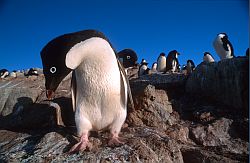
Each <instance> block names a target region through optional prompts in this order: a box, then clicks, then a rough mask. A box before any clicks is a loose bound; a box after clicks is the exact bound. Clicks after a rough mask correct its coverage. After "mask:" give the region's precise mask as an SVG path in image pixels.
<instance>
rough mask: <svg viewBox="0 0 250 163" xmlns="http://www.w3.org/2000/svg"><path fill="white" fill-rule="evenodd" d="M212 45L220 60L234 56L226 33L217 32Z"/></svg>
mask: <svg viewBox="0 0 250 163" xmlns="http://www.w3.org/2000/svg"><path fill="white" fill-rule="evenodd" d="M213 46H214V49H215V51H216V53H217V54H218V55H219V57H220V59H221V60H222V59H228V58H233V57H234V49H233V46H232V44H231V42H230V41H229V40H228V36H227V34H226V33H219V34H218V35H217V36H216V38H215V40H214V42H213Z"/></svg>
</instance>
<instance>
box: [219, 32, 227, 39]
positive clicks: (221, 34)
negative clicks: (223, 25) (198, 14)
mask: <svg viewBox="0 0 250 163" xmlns="http://www.w3.org/2000/svg"><path fill="white" fill-rule="evenodd" d="M217 37H219V38H221V39H225V40H228V35H227V34H226V33H219V34H217Z"/></svg>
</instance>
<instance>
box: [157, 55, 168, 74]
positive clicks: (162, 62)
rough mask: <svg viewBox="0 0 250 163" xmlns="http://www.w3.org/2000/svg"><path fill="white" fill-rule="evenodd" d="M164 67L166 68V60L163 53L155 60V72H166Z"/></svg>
mask: <svg viewBox="0 0 250 163" xmlns="http://www.w3.org/2000/svg"><path fill="white" fill-rule="evenodd" d="M166 66H167V58H166V55H165V53H163V52H162V53H160V55H159V57H158V58H157V68H156V70H157V71H158V72H166Z"/></svg>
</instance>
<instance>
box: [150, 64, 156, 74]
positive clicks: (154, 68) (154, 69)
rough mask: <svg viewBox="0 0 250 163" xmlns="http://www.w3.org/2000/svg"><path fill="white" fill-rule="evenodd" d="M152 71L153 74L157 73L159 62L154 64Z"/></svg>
mask: <svg viewBox="0 0 250 163" xmlns="http://www.w3.org/2000/svg"><path fill="white" fill-rule="evenodd" d="M151 71H152V72H157V62H154V63H153V64H152V68H151Z"/></svg>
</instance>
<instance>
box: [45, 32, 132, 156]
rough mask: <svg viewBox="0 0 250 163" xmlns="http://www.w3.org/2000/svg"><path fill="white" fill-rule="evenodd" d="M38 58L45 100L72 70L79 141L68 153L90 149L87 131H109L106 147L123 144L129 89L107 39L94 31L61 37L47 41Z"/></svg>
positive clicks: (73, 100)
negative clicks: (39, 59)
mask: <svg viewBox="0 0 250 163" xmlns="http://www.w3.org/2000/svg"><path fill="white" fill-rule="evenodd" d="M41 58H42V63H43V70H44V75H45V86H46V95H47V97H48V98H49V99H51V98H52V96H53V94H54V91H55V90H56V89H57V87H58V85H59V84H60V82H61V81H62V80H63V78H64V77H66V76H67V75H68V74H69V73H70V72H71V71H72V70H73V74H72V86H71V91H72V103H73V109H74V110H75V122H76V128H77V134H78V136H79V137H80V141H79V142H78V143H77V144H75V145H74V146H73V147H72V148H71V150H70V152H75V151H80V150H84V149H86V148H87V147H90V143H89V140H88V134H89V131H91V130H95V131H99V130H102V129H109V130H110V133H111V139H110V141H109V145H113V144H115V145H117V144H121V143H123V142H122V141H121V140H120V139H119V136H118V134H119V132H120V130H121V127H122V125H123V123H124V121H125V118H126V115H127V89H129V85H128V80H127V78H126V75H125V71H124V69H121V68H122V66H121V64H120V63H119V61H118V60H117V58H116V55H115V52H114V50H113V48H112V46H111V44H110V43H109V41H108V40H107V38H106V37H105V36H104V35H103V34H102V33H101V32H98V31H95V30H84V31H80V32H76V33H70V34H65V35H62V36H59V37H57V38H55V39H53V40H52V41H50V42H49V43H48V44H47V45H46V46H45V47H44V48H43V49H42V51H41ZM119 68H120V69H121V70H122V71H119Z"/></svg>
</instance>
